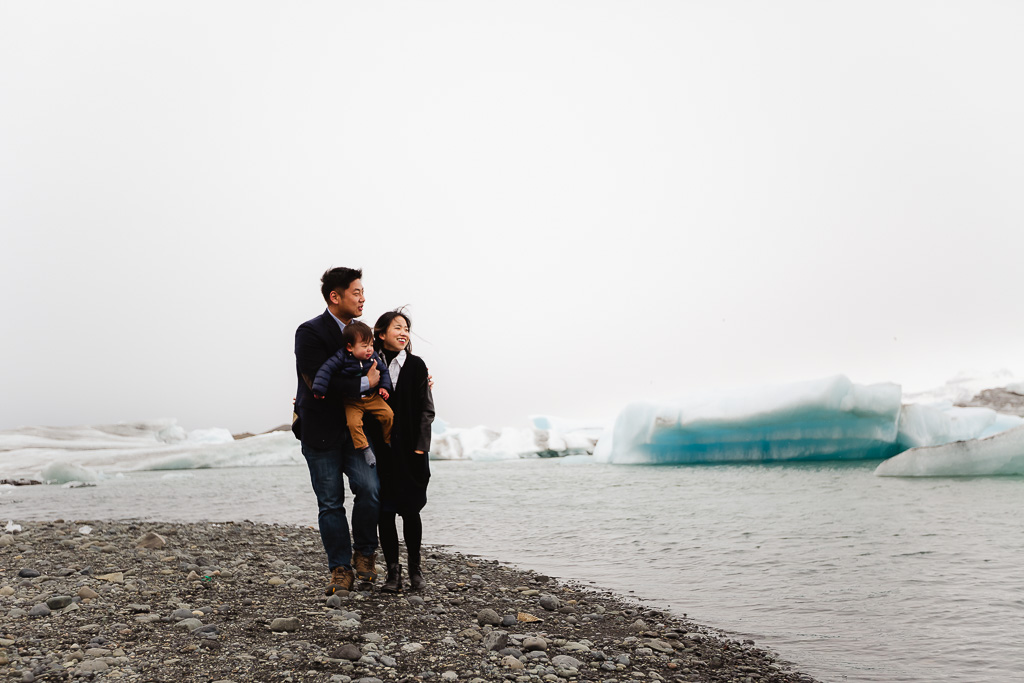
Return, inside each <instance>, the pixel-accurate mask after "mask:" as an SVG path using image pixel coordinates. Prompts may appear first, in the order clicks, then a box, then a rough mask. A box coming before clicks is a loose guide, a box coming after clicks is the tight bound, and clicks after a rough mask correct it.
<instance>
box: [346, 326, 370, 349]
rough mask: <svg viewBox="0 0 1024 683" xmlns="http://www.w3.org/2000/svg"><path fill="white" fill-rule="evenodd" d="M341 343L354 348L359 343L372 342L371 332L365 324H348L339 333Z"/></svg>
mask: <svg viewBox="0 0 1024 683" xmlns="http://www.w3.org/2000/svg"><path fill="white" fill-rule="evenodd" d="M341 341H342V343H344V344H345V346H355V345H356V344H357V343H359V342H361V341H373V330H371V329H370V326H369V325H367V324H366V323H361V322H359V321H355V322H350V323H349V324H348V325H345V329H344V330H342V331H341Z"/></svg>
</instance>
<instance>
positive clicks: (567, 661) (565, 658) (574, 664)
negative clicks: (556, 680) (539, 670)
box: [551, 655, 580, 669]
mask: <svg viewBox="0 0 1024 683" xmlns="http://www.w3.org/2000/svg"><path fill="white" fill-rule="evenodd" d="M551 665H552V666H557V667H559V668H562V669H578V668H580V660H578V659H576V658H575V657H570V656H569V655H555V656H554V657H552V658H551Z"/></svg>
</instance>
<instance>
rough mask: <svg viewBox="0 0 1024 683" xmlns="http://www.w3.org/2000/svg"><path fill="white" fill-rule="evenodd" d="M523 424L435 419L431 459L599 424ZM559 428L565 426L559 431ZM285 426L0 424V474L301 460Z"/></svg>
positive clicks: (518, 450) (556, 440) (535, 446)
mask: <svg viewBox="0 0 1024 683" xmlns="http://www.w3.org/2000/svg"><path fill="white" fill-rule="evenodd" d="M533 421H534V424H535V425H541V426H539V427H538V426H535V427H533V428H528V429H517V428H513V427H506V428H505V429H503V430H500V431H496V430H491V429H488V428H486V427H475V428H471V429H458V428H449V427H448V426H447V425H446V424H445V423H444V421H442V420H438V421H437V422H436V423H435V425H434V437H433V447H432V448H431V454H430V457H431V458H433V459H475V460H503V459H509V458H521V457H537V456H567V455H575V454H587V453H590V452H591V451H593V449H594V444H595V443H596V442H597V437H598V436H599V434H600V428H595V427H593V426H590V425H586V424H573V423H569V422H567V421H565V420H563V419H561V418H557V417H550V416H535V417H534V418H533ZM561 430H564V431H561ZM302 464H305V461H304V459H303V457H302V452H301V448H300V446H299V442H298V441H297V440H296V439H295V437H294V436H293V435H292V433H291V432H287V431H284V432H271V433H269V434H260V435H257V436H250V437H248V438H245V439H238V440H235V439H234V437H232V435H231V433H230V432H229V431H228V430H226V429H220V428H214V429H194V430H191V431H186V430H185V429H184V428H182V427H181V426H180V425H178V424H177V422H176V421H175V420H173V419H160V420H150V421H144V422H135V423H124V424H113V425H97V426H78V427H22V428H19V429H11V430H6V431H0V479H3V478H18V477H27V478H31V479H35V480H39V481H46V482H50V483H54V484H64V483H68V482H73V481H74V482H95V481H98V480H100V479H102V478H103V477H105V476H109V475H114V474H118V473H123V472H132V471H142V470H189V469H205V468H214V467H217V468H219V467H263V466H277V465H302Z"/></svg>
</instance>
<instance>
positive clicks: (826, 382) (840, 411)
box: [595, 375, 902, 464]
mask: <svg viewBox="0 0 1024 683" xmlns="http://www.w3.org/2000/svg"><path fill="white" fill-rule="evenodd" d="M901 397H902V390H901V388H900V386H899V385H897V384H889V383H885V384H872V385H860V384H854V383H853V382H851V381H850V380H849V379H848V378H846V377H845V376H842V375H836V376H834V377H828V378H825V379H820V380H813V381H807V382H799V383H795V384H790V385H786V386H781V387H769V388H761V389H755V390H750V391H745V392H742V393H737V394H727V395H718V396H700V397H693V398H690V399H680V400H676V401H671V402H660V403H654V402H637V403H632V404H630V405H628V406H626V407H625V408H624V409H623V410H622V412H621V413H620V414H619V417H618V419H617V420H616V421H615V427H614V429H613V430H612V435H611V443H610V444H609V443H605V440H604V439H602V443H601V444H599V445H598V447H597V449H596V452H595V456H596V459H597V460H598V461H603V462H611V463H617V464H698V463H736V462H740V463H742V462H809V461H822V460H880V459H883V458H888V457H890V456H892V455H895V454H896V453H898V452H899V451H900V450H902V448H901V446H900V442H899V420H900V410H901Z"/></svg>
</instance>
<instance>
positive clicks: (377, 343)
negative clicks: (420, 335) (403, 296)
mask: <svg viewBox="0 0 1024 683" xmlns="http://www.w3.org/2000/svg"><path fill="white" fill-rule="evenodd" d="M395 318H405V324H406V325H407V326H408V327H409V329H410V330H412V320H410V319H409V314H408V313H406V312H405V308H404V307H402V308H396V309H395V310H393V311H388V312H387V313H385V314H384V315H382V316H381V317H379V318H377V322H376V323H374V325H373V348H374V349H375V350H376V351H378V352H379V351H383V350H384V342H382V341H381V340H380V338H381V336H382V335H383V334H384V333H385V332H387V331H388V328H389V327H391V323H392V322H393V321H394V319H395ZM405 350H406V351H408V352H409V353H412V340H411V339H410V340H409V343H408V344H406V345H405Z"/></svg>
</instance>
